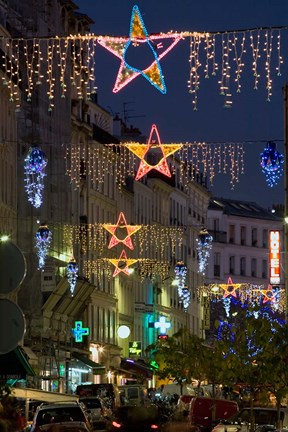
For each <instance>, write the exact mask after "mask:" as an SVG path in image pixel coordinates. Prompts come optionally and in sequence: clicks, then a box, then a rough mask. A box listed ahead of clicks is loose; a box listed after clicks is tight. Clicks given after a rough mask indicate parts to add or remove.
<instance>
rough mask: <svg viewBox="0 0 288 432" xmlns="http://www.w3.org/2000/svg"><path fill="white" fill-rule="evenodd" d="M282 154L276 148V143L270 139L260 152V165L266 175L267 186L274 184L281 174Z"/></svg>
mask: <svg viewBox="0 0 288 432" xmlns="http://www.w3.org/2000/svg"><path fill="white" fill-rule="evenodd" d="M283 162H284V156H283V155H282V154H281V153H279V152H278V151H277V150H276V144H275V143H274V142H272V141H269V142H268V143H267V147H265V149H264V151H263V153H261V154H260V165H261V167H262V172H263V173H264V174H265V176H266V182H267V184H268V186H270V187H273V186H276V185H277V183H278V180H279V179H280V177H281V176H282V174H283V171H284V170H283V166H282V165H283Z"/></svg>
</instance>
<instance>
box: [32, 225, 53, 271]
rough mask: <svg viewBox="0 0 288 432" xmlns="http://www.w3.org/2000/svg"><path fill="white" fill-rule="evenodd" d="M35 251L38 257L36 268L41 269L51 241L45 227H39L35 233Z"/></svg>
mask: <svg viewBox="0 0 288 432" xmlns="http://www.w3.org/2000/svg"><path fill="white" fill-rule="evenodd" d="M35 240H36V250H37V255H38V259H39V262H38V268H39V269H42V268H43V267H44V265H45V261H46V257H47V253H48V250H49V248H50V245H51V241H52V233H51V231H50V230H49V228H48V226H47V225H40V227H39V229H38V230H37V232H36V236H35Z"/></svg>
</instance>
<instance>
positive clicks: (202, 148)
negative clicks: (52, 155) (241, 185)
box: [66, 130, 244, 191]
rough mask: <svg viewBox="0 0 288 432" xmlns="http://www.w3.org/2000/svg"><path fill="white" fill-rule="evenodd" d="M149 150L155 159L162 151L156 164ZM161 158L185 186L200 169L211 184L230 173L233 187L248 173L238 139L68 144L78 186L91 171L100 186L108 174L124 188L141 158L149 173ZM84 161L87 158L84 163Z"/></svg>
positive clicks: (70, 166) (72, 177)
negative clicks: (225, 140) (163, 142)
mask: <svg viewBox="0 0 288 432" xmlns="http://www.w3.org/2000/svg"><path fill="white" fill-rule="evenodd" d="M155 132H156V130H155ZM159 141H160V140H159ZM127 150H128V151H127ZM172 150H173V151H172ZM147 151H148V154H147V156H149V157H150V156H151V157H154V159H156V154H158V160H155V164H153V165H152V164H151V163H150V162H151V161H147V160H145V159H144V155H145V152H147ZM153 152H154V153H155V154H154V156H153ZM163 152H164V153H166V154H163ZM176 153H177V158H176ZM168 156H169V166H170V167H171V168H170V169H169V168H168V170H167V165H166V157H168ZM161 158H162V161H161V163H162V165H163V168H165V169H164V170H162V173H163V171H164V174H167V175H169V174H170V173H171V172H173V173H175V175H176V173H177V181H179V183H181V184H182V185H183V187H184V188H187V186H188V184H189V182H191V180H196V179H197V176H199V173H202V174H203V177H207V178H209V181H210V183H211V185H212V184H213V181H214V178H215V175H216V174H223V175H227V174H229V175H230V184H231V189H234V187H235V186H236V185H237V184H238V182H239V180H240V175H243V174H244V143H237V142H236V143H233V142H226V143H205V142H194V143H189V142H188V143H171V144H161V147H160V145H155V144H153V143H152V145H151V146H150V149H149V148H148V144H146V145H145V144H141V143H139V142H133V143H131V142H129V143H122V144H109V145H106V146H105V148H103V145H99V144H97V143H89V145H88V144H83V143H78V144H71V145H70V144H69V145H67V146H66V174H67V175H68V176H69V177H70V180H71V183H72V184H73V185H74V186H75V187H77V188H79V187H80V185H81V178H82V176H83V175H87V176H89V178H90V179H91V182H92V183H93V185H94V187H95V189H96V190H99V191H101V188H103V184H104V183H105V182H106V181H107V177H108V176H109V177H111V178H112V179H113V181H114V182H115V183H117V185H118V187H119V189H121V187H122V186H124V187H125V186H126V179H127V177H128V176H130V177H135V172H137V171H138V169H139V159H140V161H141V164H142V166H143V168H144V170H145V172H144V174H143V175H145V174H146V173H147V172H148V171H150V170H152V169H156V166H157V162H158V166H159V162H160V159H161ZM81 161H82V162H81ZM83 161H85V164H84V167H83ZM149 163H150V165H149ZM160 165H161V164H160ZM140 172H141V171H139V175H140ZM136 176H137V175H136ZM137 180H139V177H137Z"/></svg>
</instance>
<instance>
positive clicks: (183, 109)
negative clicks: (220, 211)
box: [75, 0, 288, 207]
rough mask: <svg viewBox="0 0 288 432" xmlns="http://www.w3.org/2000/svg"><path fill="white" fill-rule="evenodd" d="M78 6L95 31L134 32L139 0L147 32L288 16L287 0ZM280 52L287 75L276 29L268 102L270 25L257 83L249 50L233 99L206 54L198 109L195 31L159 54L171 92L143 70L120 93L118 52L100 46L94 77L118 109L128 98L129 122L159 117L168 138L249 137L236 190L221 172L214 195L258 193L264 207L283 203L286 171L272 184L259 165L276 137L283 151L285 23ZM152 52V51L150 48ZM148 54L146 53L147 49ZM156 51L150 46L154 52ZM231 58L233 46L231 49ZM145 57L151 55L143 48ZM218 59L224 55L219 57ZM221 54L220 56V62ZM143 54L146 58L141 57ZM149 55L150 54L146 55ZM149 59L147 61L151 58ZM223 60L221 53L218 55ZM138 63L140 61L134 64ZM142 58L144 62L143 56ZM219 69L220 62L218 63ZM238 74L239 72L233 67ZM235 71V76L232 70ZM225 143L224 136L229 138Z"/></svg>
mask: <svg viewBox="0 0 288 432" xmlns="http://www.w3.org/2000/svg"><path fill="white" fill-rule="evenodd" d="M75 2H76V4H77V5H78V6H79V12H82V13H86V14H87V15H89V16H90V17H91V18H92V19H93V20H94V21H95V24H94V25H93V26H92V27H91V30H92V31H93V33H95V34H97V35H109V36H128V35H129V26H130V18H131V12H132V8H133V6H134V4H137V6H138V7H139V10H140V12H141V15H142V18H143V20H144V23H145V26H146V28H147V31H148V33H149V34H152V33H160V32H168V31H170V30H173V31H185V30H187V31H207V32H208V31H211V32H218V31H219V32H220V31H221V32H222V31H225V30H227V31H231V30H245V29H253V28H260V27H261V28H263V27H282V26H286V25H287V23H288V2H287V0H241V1H238V2H237V1H235V0H232V1H231V0H205V1H203V0H178V1H174V0H173V1H172V0H139V1H138V3H135V2H133V1H130V0H78V1H77V0H76V1H75ZM280 33H281V54H282V57H283V64H282V66H281V73H282V75H281V76H277V73H276V66H277V55H276V40H277V33H276V32H275V33H274V39H273V51H272V55H271V78H272V80H273V84H272V97H271V101H270V102H267V101H266V99H267V90H266V79H265V75H266V72H265V67H264V63H265V58H264V57H265V55H264V52H263V46H264V42H265V38H264V33H263V32H262V33H261V35H262V36H261V39H260V46H261V50H262V51H261V53H262V55H261V59H260V60H259V73H260V75H261V76H260V78H259V86H258V90H254V89H253V85H254V84H253V83H254V80H253V73H252V67H251V66H252V55H251V50H249V34H248V33H247V34H246V36H247V40H246V45H247V52H246V53H244V54H243V61H244V64H245V66H244V68H243V73H242V76H241V84H242V89H241V93H236V86H235V84H234V83H233V80H234V75H235V72H234V69H233V70H232V69H231V80H230V83H231V90H232V93H233V97H232V100H233V104H232V107H231V108H230V109H227V108H224V100H223V96H220V94H219V93H220V92H219V84H218V81H219V80H220V78H221V74H220V71H219V70H218V73H217V76H216V77H213V76H210V78H209V79H205V77H204V73H203V65H204V64H205V58H204V56H201V53H200V61H201V63H202V66H201V68H200V88H199V92H198V110H197V111H194V110H193V104H192V96H191V94H189V92H188V87H187V81H188V79H189V39H188V38H186V39H185V40H182V41H180V42H179V44H178V45H176V47H174V48H173V50H172V51H171V52H170V53H168V54H167V55H166V56H165V57H164V58H163V59H162V60H161V61H160V64H161V67H162V72H163V75H164V79H165V84H166V87H167V94H165V95H163V94H161V93H160V92H159V91H158V90H156V89H155V88H154V87H153V86H152V85H151V84H149V82H148V81H147V80H146V79H144V78H143V77H142V76H139V77H137V78H136V79H135V80H133V81H132V82H131V83H130V84H128V85H127V86H126V87H124V88H123V89H122V90H121V91H120V92H119V93H116V94H114V93H113V92H112V89H113V86H114V83H115V79H116V75H117V72H118V69H119V65H120V60H119V59H118V58H117V57H115V56H113V55H112V54H111V53H109V52H108V51H107V50H105V49H104V48H103V47H101V46H99V45H98V46H97V48H96V80H97V85H98V103H99V104H100V105H101V106H102V107H103V108H105V109H107V110H108V111H110V112H111V113H112V114H115V113H119V114H120V115H121V116H122V117H123V115H124V114H123V110H124V106H125V107H126V116H128V117H129V118H128V124H129V125H133V126H135V127H138V128H139V129H140V130H141V132H142V133H143V134H145V135H147V136H148V135H149V132H150V129H151V126H152V124H154V123H155V124H156V125H157V128H158V131H159V134H160V137H161V140H162V143H171V142H176V143H180V142H193V141H206V142H223V143H229V142H245V145H244V149H245V158H244V161H245V173H244V174H243V175H242V176H241V177H240V181H239V183H238V184H237V185H236V187H235V189H234V190H231V187H230V184H229V181H230V178H229V176H228V175H224V174H216V177H215V180H214V184H213V186H212V187H211V188H210V189H211V192H212V194H213V196H222V197H225V198H233V199H242V200H246V201H254V202H257V203H258V204H260V205H262V206H264V207H271V206H272V204H281V203H284V180H283V178H284V176H282V180H281V181H279V183H278V185H277V186H274V187H273V188H270V187H268V186H267V183H266V180H265V176H264V174H263V173H261V167H260V163H259V161H260V153H261V152H262V151H263V149H264V147H265V145H266V143H267V142H268V141H271V140H272V141H273V140H275V142H276V145H277V150H279V151H280V152H282V153H283V137H284V121H283V119H284V114H283V112H284V110H283V108H284V102H283V87H284V86H285V84H286V82H287V75H288V74H287V65H288V30H286V29H281V31H280ZM217 41H219V42H218V45H217V47H218V48H217V50H218V51H219V52H221V35H219V36H217ZM219 48H220V50H219ZM146 54H147V53H146ZM146 54H145V55H146ZM150 54H151V52H149V54H147V55H150ZM230 55H231V59H232V58H233V53H231V54H230ZM144 57H145V56H144ZM219 60H221V59H220V57H219ZM219 60H218V63H219ZM135 61H136V62H137V61H139V65H140V62H141V61H143V59H140V58H139V59H137V58H136V57H135ZM145 61H146V60H145ZM150 63H151V61H149V63H148V64H150ZM220 63H221V61H220ZM133 66H134V65H133ZM141 66H144V64H142V65H141ZM219 69H220V65H219ZM233 74H234V75H233ZM232 75H233V76H232ZM223 145H225V144H223Z"/></svg>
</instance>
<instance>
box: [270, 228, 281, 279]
mask: <svg viewBox="0 0 288 432" xmlns="http://www.w3.org/2000/svg"><path fill="white" fill-rule="evenodd" d="M269 278H270V285H279V284H280V231H270V233H269Z"/></svg>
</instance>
